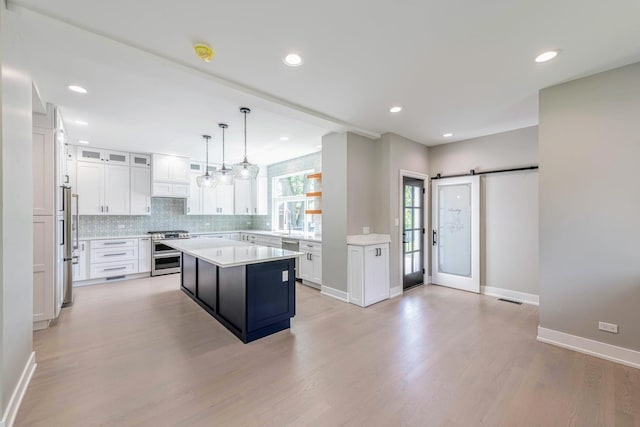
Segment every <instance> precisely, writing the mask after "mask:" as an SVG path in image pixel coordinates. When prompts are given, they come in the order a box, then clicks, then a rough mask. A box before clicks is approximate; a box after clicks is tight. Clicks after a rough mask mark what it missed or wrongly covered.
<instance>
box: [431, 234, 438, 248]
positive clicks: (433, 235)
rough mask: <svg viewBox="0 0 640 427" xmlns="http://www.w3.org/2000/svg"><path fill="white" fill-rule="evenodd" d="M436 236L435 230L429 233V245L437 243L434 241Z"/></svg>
mask: <svg viewBox="0 0 640 427" xmlns="http://www.w3.org/2000/svg"><path fill="white" fill-rule="evenodd" d="M436 236H437V233H436V230H433V231H432V232H431V245H432V246H435V245H436V244H437V243H438V241H437V239H436Z"/></svg>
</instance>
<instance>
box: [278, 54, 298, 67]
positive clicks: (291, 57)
mask: <svg viewBox="0 0 640 427" xmlns="http://www.w3.org/2000/svg"><path fill="white" fill-rule="evenodd" d="M283 61H284V63H285V64H287V65H288V66H290V67H299V66H300V65H302V57H301V56H300V55H298V54H297V53H290V54H288V55H287V56H285V57H284V59H283Z"/></svg>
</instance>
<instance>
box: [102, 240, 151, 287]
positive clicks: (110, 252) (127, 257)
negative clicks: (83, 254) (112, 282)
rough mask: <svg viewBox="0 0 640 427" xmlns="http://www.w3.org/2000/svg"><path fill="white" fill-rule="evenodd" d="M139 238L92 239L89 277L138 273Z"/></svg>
mask: <svg viewBox="0 0 640 427" xmlns="http://www.w3.org/2000/svg"><path fill="white" fill-rule="evenodd" d="M139 240H140V239H105V240H92V241H91V248H90V249H91V253H90V257H91V262H90V267H89V278H90V279H101V278H109V277H119V276H124V275H127V274H135V273H138V271H139V270H138V248H139Z"/></svg>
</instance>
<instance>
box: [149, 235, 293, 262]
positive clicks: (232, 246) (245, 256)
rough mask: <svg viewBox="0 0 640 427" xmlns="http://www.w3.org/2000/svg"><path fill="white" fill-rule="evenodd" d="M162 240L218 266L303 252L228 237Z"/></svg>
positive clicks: (277, 257)
mask: <svg viewBox="0 0 640 427" xmlns="http://www.w3.org/2000/svg"><path fill="white" fill-rule="evenodd" d="M161 242H162V243H164V244H165V245H167V246H170V247H172V248H174V249H176V250H179V251H180V252H184V253H186V254H188V255H191V256H194V257H196V258H200V259H202V260H204V261H207V262H210V263H211V264H214V265H217V266H218V267H236V266H240V265H247V264H259V263H262V262H269V261H276V260H279V259H288V258H296V257H298V256H300V255H302V252H295V251H288V250H286V249H278V248H269V247H266V246H258V245H252V244H250V243H244V242H238V241H235V240H228V239H204V240H201V239H194V240H190V239H175V240H161Z"/></svg>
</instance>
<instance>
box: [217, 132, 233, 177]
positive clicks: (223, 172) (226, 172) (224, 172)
mask: <svg viewBox="0 0 640 427" xmlns="http://www.w3.org/2000/svg"><path fill="white" fill-rule="evenodd" d="M218 126H219V127H220V128H221V129H222V167H221V168H220V169H219V170H218V172H217V173H216V180H217V181H218V184H224V185H231V184H233V178H234V177H233V170H232V169H231V168H228V167H227V166H226V165H225V163H224V130H225V129H226V128H228V127H229V125H227V124H226V123H218Z"/></svg>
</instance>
